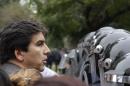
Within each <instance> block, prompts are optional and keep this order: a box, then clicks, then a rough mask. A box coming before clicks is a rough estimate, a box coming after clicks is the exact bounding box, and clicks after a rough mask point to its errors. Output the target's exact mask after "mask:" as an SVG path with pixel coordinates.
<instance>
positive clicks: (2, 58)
mask: <svg viewBox="0 0 130 86" xmlns="http://www.w3.org/2000/svg"><path fill="white" fill-rule="evenodd" d="M46 31H47V30H46V28H45V27H42V26H40V25H39V24H38V23H36V22H31V21H19V22H14V23H11V24H9V25H7V26H6V27H5V28H4V29H3V30H2V31H1V32H0V62H1V65H2V66H1V68H2V69H3V70H4V71H6V72H7V73H8V74H9V75H12V74H15V73H16V72H17V71H19V70H20V69H21V68H35V69H37V70H39V71H40V72H42V74H43V76H44V77H46V76H50V75H51V76H53V75H57V74H56V73H55V72H54V71H52V70H50V69H48V68H46V67H45V64H46V60H47V54H48V53H49V52H50V49H49V48H48V46H47V45H46V43H45V37H44V36H45V34H46ZM44 71H45V72H44ZM46 72H47V75H46ZM49 74H50V75H49Z"/></svg>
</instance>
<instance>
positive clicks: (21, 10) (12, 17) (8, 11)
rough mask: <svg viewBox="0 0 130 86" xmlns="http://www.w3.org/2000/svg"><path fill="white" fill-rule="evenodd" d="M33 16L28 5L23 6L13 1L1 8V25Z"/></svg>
mask: <svg viewBox="0 0 130 86" xmlns="http://www.w3.org/2000/svg"><path fill="white" fill-rule="evenodd" d="M31 17H32V12H31V11H30V10H29V9H28V8H27V7H26V6H25V7H22V6H20V5H19V3H18V2H13V3H10V4H7V5H5V6H3V7H1V8H0V27H2V26H4V25H5V24H7V23H9V22H12V21H17V20H24V19H26V20H27V19H30V18H31Z"/></svg>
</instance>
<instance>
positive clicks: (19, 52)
mask: <svg viewBox="0 0 130 86" xmlns="http://www.w3.org/2000/svg"><path fill="white" fill-rule="evenodd" d="M15 56H16V59H17V60H19V61H23V60H24V55H23V51H22V50H20V49H15Z"/></svg>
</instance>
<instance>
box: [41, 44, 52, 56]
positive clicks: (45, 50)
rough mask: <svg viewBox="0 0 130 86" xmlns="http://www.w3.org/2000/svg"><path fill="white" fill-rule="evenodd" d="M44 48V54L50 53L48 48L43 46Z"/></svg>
mask: <svg viewBox="0 0 130 86" xmlns="http://www.w3.org/2000/svg"><path fill="white" fill-rule="evenodd" d="M44 47H45V48H44V51H43V52H44V54H46V55H47V54H48V53H50V52H51V51H50V49H49V48H48V46H47V45H46V44H45V46H44Z"/></svg>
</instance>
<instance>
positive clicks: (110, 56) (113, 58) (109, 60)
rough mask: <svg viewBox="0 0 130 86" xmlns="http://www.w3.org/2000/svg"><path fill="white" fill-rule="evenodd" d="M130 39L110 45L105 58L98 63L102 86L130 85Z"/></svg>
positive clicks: (126, 38)
mask: <svg viewBox="0 0 130 86" xmlns="http://www.w3.org/2000/svg"><path fill="white" fill-rule="evenodd" d="M129 43H130V37H129V36H128V37H124V38H121V39H118V40H117V41H115V42H114V43H111V44H110V45H109V47H110V48H109V49H108V48H106V49H108V51H107V52H105V56H104V57H105V58H101V59H100V60H99V62H98V64H99V70H100V81H101V86H128V85H126V84H129V85H130V76H129V75H130V73H129V72H128V70H129V69H130V65H129V63H130V62H129V61H130V44H129Z"/></svg>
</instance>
